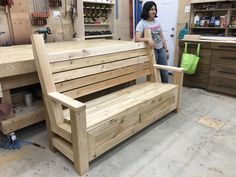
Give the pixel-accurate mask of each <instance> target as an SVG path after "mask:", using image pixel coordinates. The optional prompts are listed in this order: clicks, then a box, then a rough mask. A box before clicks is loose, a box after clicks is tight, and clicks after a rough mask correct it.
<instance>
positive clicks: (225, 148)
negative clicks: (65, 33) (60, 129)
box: [0, 88, 236, 177]
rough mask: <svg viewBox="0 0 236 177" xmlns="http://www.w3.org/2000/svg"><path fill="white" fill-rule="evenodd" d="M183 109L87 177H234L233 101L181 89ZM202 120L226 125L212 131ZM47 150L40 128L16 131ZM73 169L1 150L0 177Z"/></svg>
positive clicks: (66, 175) (43, 156)
mask: <svg viewBox="0 0 236 177" xmlns="http://www.w3.org/2000/svg"><path fill="white" fill-rule="evenodd" d="M183 92H184V93H183V109H182V110H181V112H179V113H178V114H175V113H172V114H170V115H168V116H166V117H165V118H164V119H162V120H160V121H158V122H157V123H155V124H154V125H151V126H149V127H148V128H146V129H145V130H144V131H142V132H140V133H138V134H137V135H135V136H133V137H132V138H130V139H128V140H127V141H125V142H124V143H122V144H121V145H119V146H117V147H115V148H114V149H112V150H111V151H109V152H108V153H106V154H104V155H103V156H102V157H100V158H98V159H96V160H95V161H93V162H92V163H91V165H90V171H89V173H88V174H87V175H85V176H89V177H236V99H235V98H233V97H227V96H223V95H219V94H213V93H209V92H206V91H202V90H197V89H188V88H184V91H183ZM203 116H207V117H209V118H213V119H216V120H219V121H222V122H224V126H223V127H222V128H219V129H216V128H210V127H208V126H205V125H202V124H200V123H199V122H198V121H199V119H201V118H202V117H203ZM18 137H19V138H20V139H27V140H31V141H35V142H37V143H40V144H43V145H46V146H47V133H46V130H45V126H44V124H38V125H36V126H33V127H30V128H27V129H24V130H22V131H20V132H18ZM74 176H78V175H77V174H76V173H75V171H74V168H73V164H72V163H71V162H70V161H69V160H68V159H66V158H65V157H64V156H63V155H61V154H60V153H52V152H50V151H49V149H48V148H46V149H44V150H43V149H39V148H37V147H34V146H31V145H25V146H23V148H22V149H21V150H18V151H8V150H3V149H0V177H74Z"/></svg>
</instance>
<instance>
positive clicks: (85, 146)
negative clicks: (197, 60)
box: [31, 32, 183, 175]
mask: <svg viewBox="0 0 236 177" xmlns="http://www.w3.org/2000/svg"><path fill="white" fill-rule="evenodd" d="M147 34H148V35H149V36H150V32H147ZM31 39H32V44H33V51H34V57H35V62H36V67H37V71H38V76H39V79H40V83H41V87H42V91H43V98H44V103H45V106H46V109H45V110H47V113H48V118H47V119H46V120H47V121H46V122H47V128H48V134H49V145H50V149H51V150H52V151H55V150H59V151H60V152H62V153H63V154H64V155H65V156H67V157H68V158H69V159H70V160H71V161H73V162H74V166H75V169H76V172H77V173H79V174H80V175H83V174H85V173H86V172H88V170H89V161H91V160H93V159H94V158H96V157H97V156H98V155H100V154H101V153H100V154H97V155H93V156H92V157H90V156H89V152H90V149H91V148H93V147H92V145H91V142H90V139H88V129H87V122H86V116H87V115H86V104H87V103H82V102H79V101H77V100H75V99H73V98H71V97H69V96H66V95H64V94H62V93H59V92H58V91H57V89H56V86H55V84H54V82H53V79H54V78H53V76H52V73H51V68H50V64H49V60H48V58H50V57H52V58H53V57H54V55H53V54H50V53H49V54H47V53H46V49H45V45H44V41H43V37H42V36H41V35H33V36H32V38H31ZM130 43H131V44H132V45H129V46H133V47H131V48H132V49H141V48H142V47H144V49H145V50H147V53H148V54H147V56H148V59H149V63H150V71H151V73H150V74H149V75H148V76H147V78H148V79H147V80H150V81H151V82H152V83H153V82H159V83H158V84H159V85H160V86H163V87H164V86H169V84H161V83H160V72H159V70H160V69H165V70H170V71H173V74H174V81H173V83H174V84H172V85H174V86H173V87H175V89H177V92H176V93H177V94H176V95H177V96H176V97H174V98H175V100H174V102H175V107H174V108H173V107H172V108H171V109H170V110H169V111H168V112H171V111H173V110H176V111H178V110H179V109H180V104H181V93H182V84H183V69H181V68H176V67H170V66H162V65H156V64H155V56H154V51H153V50H152V49H151V48H149V47H148V46H146V45H145V44H144V43H132V42H130ZM140 46H142V47H140ZM122 47H124V46H121V47H120V45H117V48H119V51H120V52H122V50H123V49H122ZM126 47H127V46H126ZM124 50H126V51H128V50H127V49H125V48H124ZM93 51H95V52H97V53H98V55H99V52H101V51H100V50H99V51H97V50H95V49H94V48H88V49H82V50H79V51H76V52H74V53H73V54H71V51H70V52H68V51H67V52H62V53H60V54H59V55H57V54H55V56H56V57H54V59H55V58H57V57H58V56H63V57H64V58H65V57H67V58H69V59H68V60H69V61H70V58H71V56H74V55H82V56H86V54H88V53H91V52H93ZM81 53H82V54H81ZM116 85H118V84H116ZM162 95H164V96H165V94H164V92H163V94H162ZM163 98H164V97H163ZM161 99H162V97H161V98H158V101H160V100H161ZM62 105H63V106H65V107H67V108H69V114H70V121H71V125H69V124H67V123H65V119H64V115H63V114H62ZM167 106H168V105H167ZM159 112H160V113H158V115H159V116H158V117H157V118H155V119H152V120H151V121H149V122H146V123H143V124H142V125H140V126H139V127H136V128H134V129H132V131H130V133H127V135H126V136H125V137H122V138H120V139H119V140H117V142H116V143H115V144H112V145H109V146H108V148H106V149H104V150H103V151H101V152H102V153H103V152H105V151H106V150H108V149H110V148H111V147H113V146H114V145H116V144H118V143H120V142H121V141H123V140H124V139H126V138H127V137H129V136H131V135H133V134H134V133H136V132H138V131H139V130H141V129H142V128H144V127H146V126H147V125H149V124H151V123H153V122H154V121H156V120H157V119H158V118H160V117H162V116H163V115H164V114H166V113H168V112H167V111H165V112H164V113H161V110H159ZM68 132H71V133H68ZM108 144H109V143H108Z"/></svg>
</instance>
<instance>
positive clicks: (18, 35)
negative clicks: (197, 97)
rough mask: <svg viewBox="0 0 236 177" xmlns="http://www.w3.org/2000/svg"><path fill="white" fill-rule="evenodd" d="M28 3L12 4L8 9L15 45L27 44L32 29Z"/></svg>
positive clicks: (17, 2)
mask: <svg viewBox="0 0 236 177" xmlns="http://www.w3.org/2000/svg"><path fill="white" fill-rule="evenodd" d="M28 4H29V1H28V0H21V1H16V2H14V5H13V6H12V7H11V8H10V18H11V22H12V30H13V35H14V40H15V44H29V43H30V35H31V34H32V29H31V28H32V27H31V22H30V16H29V8H28Z"/></svg>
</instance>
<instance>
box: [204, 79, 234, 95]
mask: <svg viewBox="0 0 236 177" xmlns="http://www.w3.org/2000/svg"><path fill="white" fill-rule="evenodd" d="M208 89H209V90H210V91H215V92H219V93H224V94H228V95H232V96H236V80H234V79H225V78H220V77H214V76H211V77H210V79H209V85H208Z"/></svg>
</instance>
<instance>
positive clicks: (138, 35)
mask: <svg viewBox="0 0 236 177" xmlns="http://www.w3.org/2000/svg"><path fill="white" fill-rule="evenodd" d="M134 41H135V42H146V43H148V44H149V46H150V47H152V48H155V47H156V44H155V43H154V41H153V40H152V38H144V37H142V33H141V32H138V31H136V33H135V39H134Z"/></svg>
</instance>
